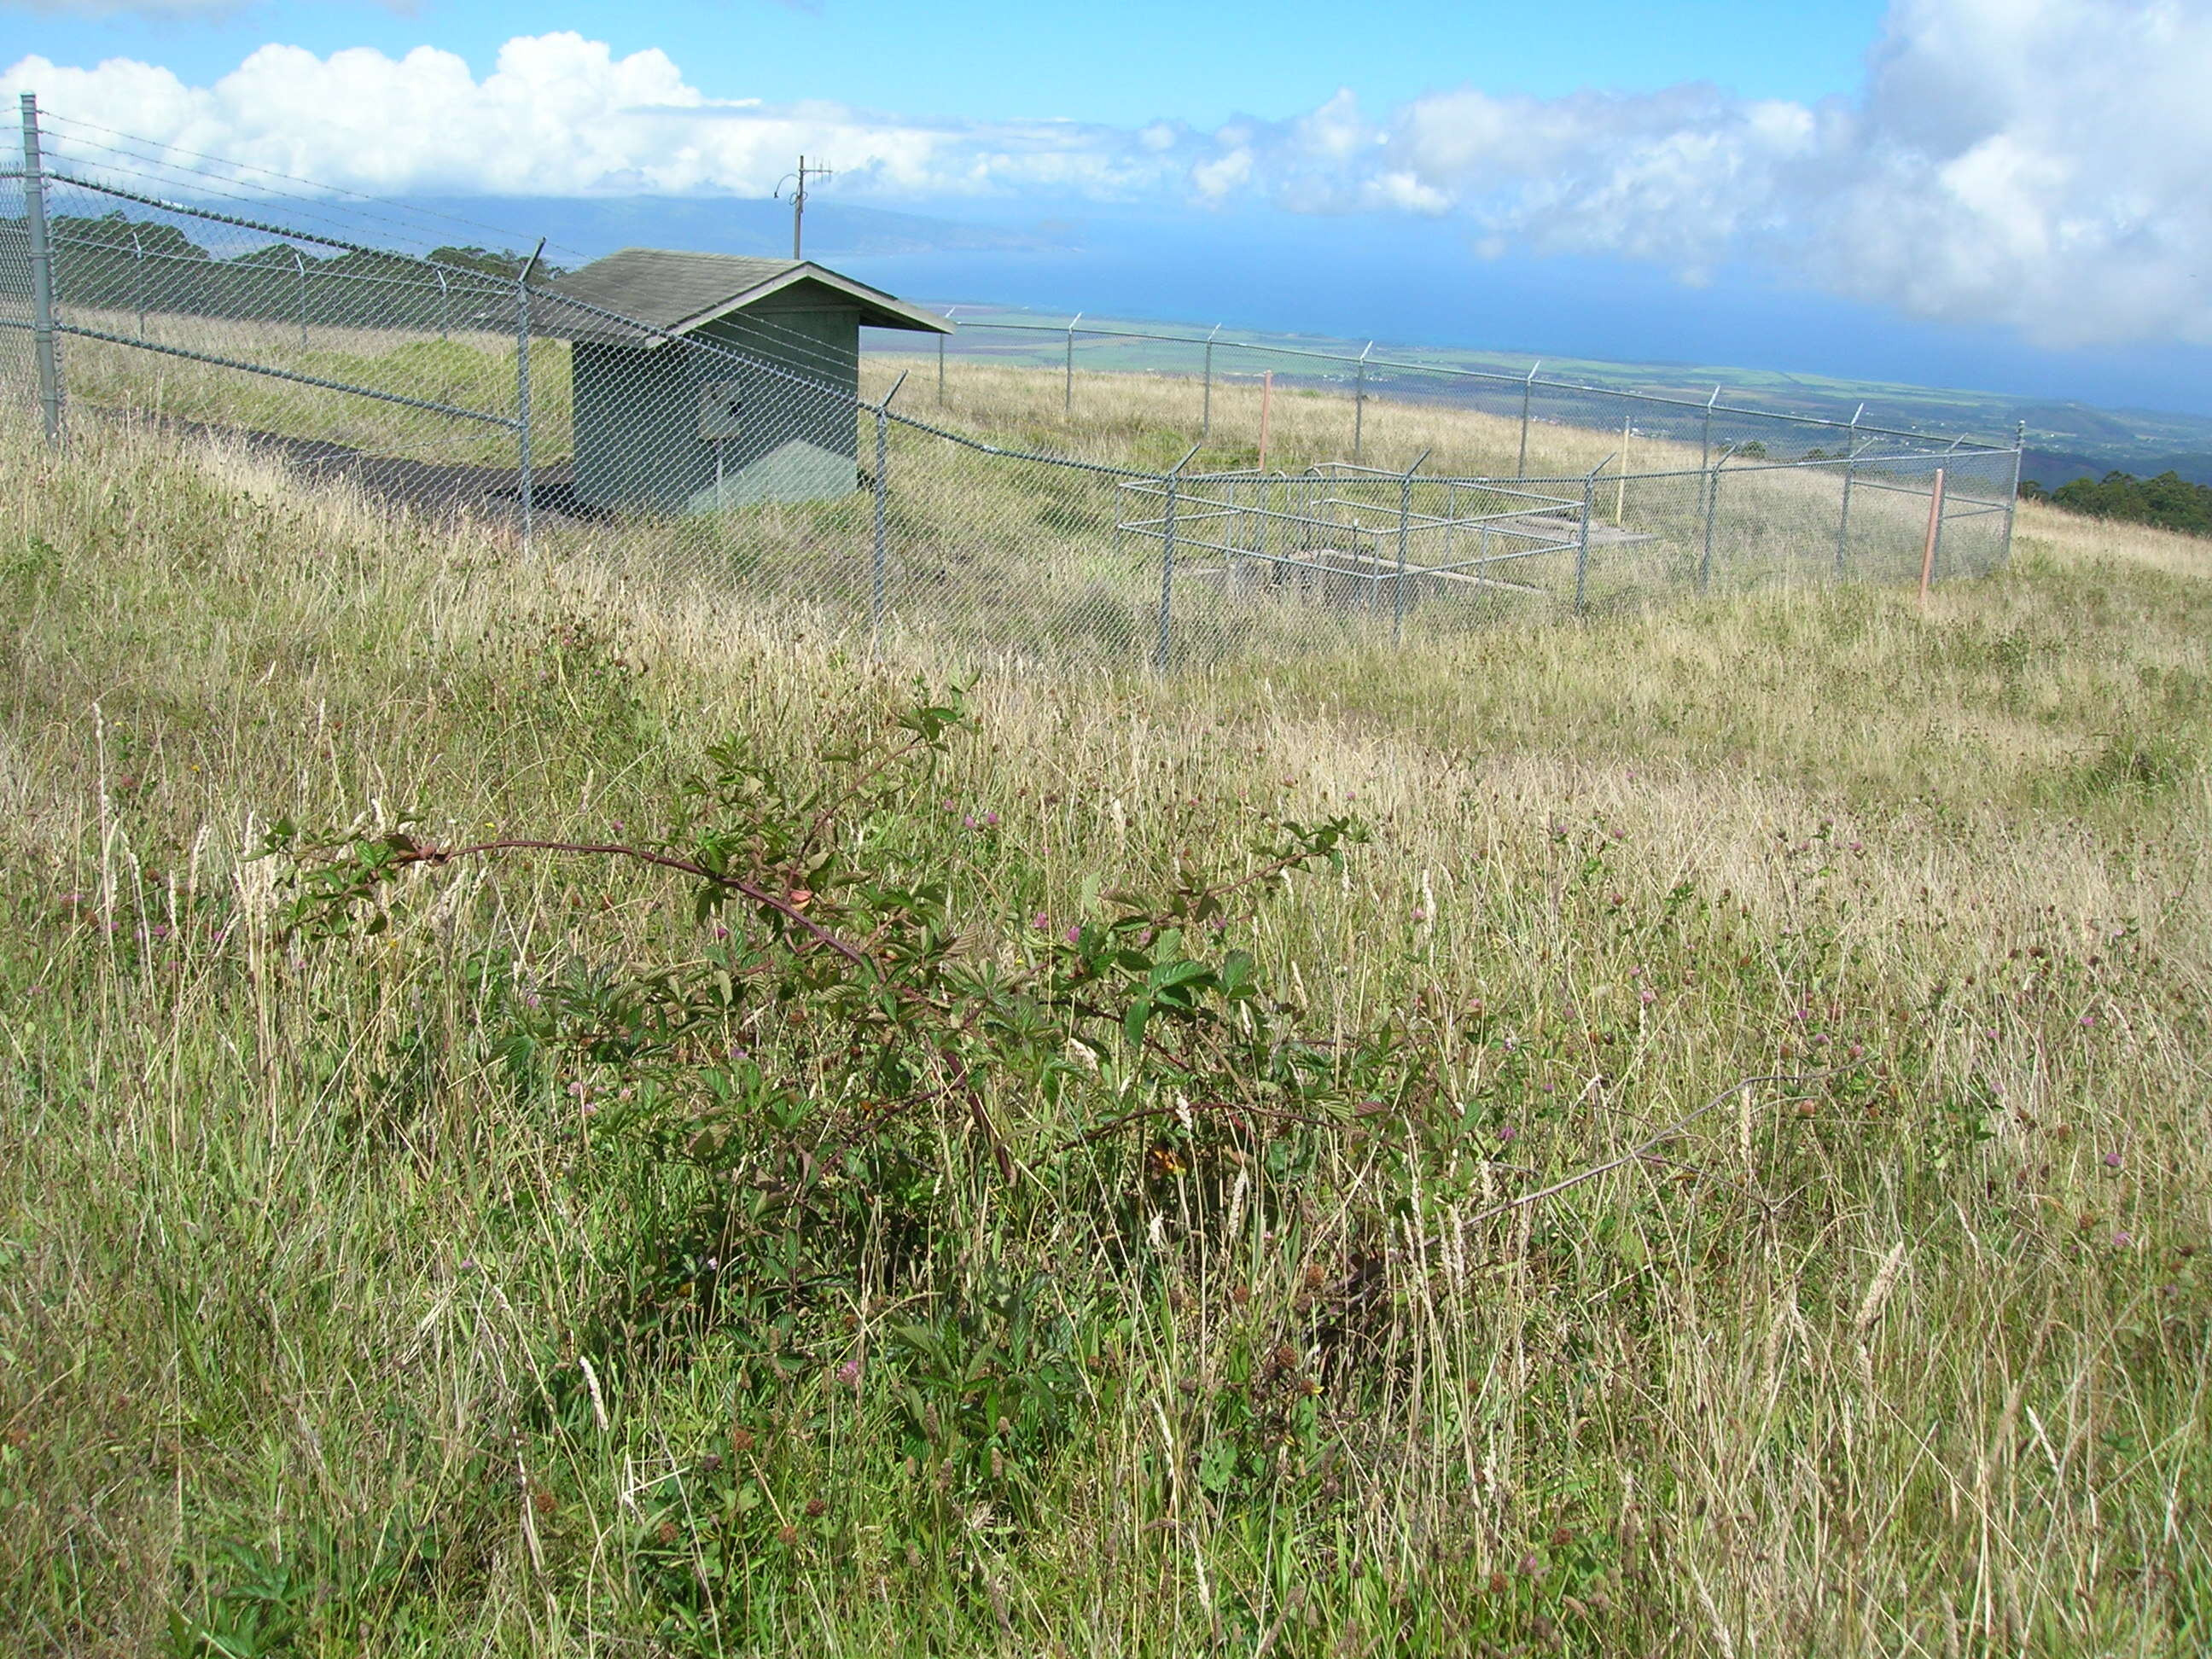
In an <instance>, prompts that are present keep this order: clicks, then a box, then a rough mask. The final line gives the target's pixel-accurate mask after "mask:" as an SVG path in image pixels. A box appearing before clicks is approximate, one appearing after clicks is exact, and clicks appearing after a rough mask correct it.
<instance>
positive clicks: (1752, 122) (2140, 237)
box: [0, 0, 2212, 343]
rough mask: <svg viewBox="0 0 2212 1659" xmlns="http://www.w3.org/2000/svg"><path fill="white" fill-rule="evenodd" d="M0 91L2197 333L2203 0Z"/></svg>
mask: <svg viewBox="0 0 2212 1659" xmlns="http://www.w3.org/2000/svg"><path fill="white" fill-rule="evenodd" d="M49 3H64V0H49ZM75 3H86V0H75ZM145 3H160V4H168V5H173V6H191V5H195V4H199V3H202V0H145ZM0 82H5V83H6V88H7V89H9V90H14V89H15V88H36V89H37V90H38V91H39V93H40V95H41V97H42V99H43V100H45V101H46V103H47V104H48V105H49V106H52V108H54V109H55V110H57V111H58V112H63V113H64V114H69V115H74V116H76V117H78V118H82V119H83V120H86V121H92V122H98V123H100V124H103V125H106V126H110V127H114V128H118V129H120V130H123V131H130V132H134V133H137V134H141V135H143V136H145V137H150V138H154V139H155V140H158V141H160V142H161V143H168V144H172V145H175V146H178V147H180V148H182V149H191V150H197V151H201V152H204V153H206V154H211V155H225V156H230V157H235V158H237V159H238V160H239V161H243V162H248V163H252V164H254V165H258V166H262V167H274V168H276V169H279V170H281V171H283V172H285V173H292V174H295V175H298V176H301V177H305V178H313V179H323V180H326V181H328V182H330V183H331V184H334V185H346V186H349V187H351V188H354V189H361V190H368V191H376V192H384V193H391V192H395V191H446V192H453V193H467V192H471V191H483V192H487V193H489V192H497V193H516V194H522V193H546V194H588V193H597V192H606V191H646V192H672V193H685V192H693V191H737V192H742V193H747V194H765V193H766V192H767V191H768V190H769V188H770V187H771V186H772V185H774V184H775V180H776V179H778V178H779V177H781V175H782V174H783V173H785V172H786V171H787V170H788V168H789V167H790V158H791V156H792V155H794V154H795V153H797V152H798V151H799V150H801V149H804V150H805V151H807V152H808V153H809V154H810V155H813V154H823V155H829V156H831V157H833V158H834V159H835V161H836V163H837V165H838V168H839V185H838V188H839V191H840V193H841V194H848V193H849V194H850V195H851V196H853V197H860V198H873V199H878V200H885V199H890V200H897V199H902V198H903V199H912V198H915V197H945V196H961V195H969V196H992V195H1012V194H1019V193H1024V192H1026V193H1034V194H1040V195H1048V196H1052V197H1085V198H1091V199H1097V200H1108V201H1111V200H1136V199H1144V200H1148V201H1157V200H1158V199H1160V198H1161V197H1164V196H1165V197H1173V196H1174V195H1176V194H1178V193H1180V194H1181V195H1182V197H1184V198H1185V199H1187V200H1189V201H1191V202H1193V203H1203V204H1231V203H1236V202H1240V201H1242V202H1250V201H1266V202H1271V203H1273V204H1276V205H1279V206H1282V207H1285V208H1288V209H1291V210H1299V211H1309V212H1328V213H1361V212H1398V213H1419V214H1424V215H1433V216H1454V217H1456V218H1458V219H1461V220H1463V221H1464V222H1467V224H1468V229H1469V232H1470V240H1471V241H1472V243H1473V244H1474V246H1477V247H1479V248H1480V250H1481V251H1482V252H1484V253H1485V254H1486V255H1489V254H1494V253H1498V252H1506V251H1509V250H1510V249H1513V248H1516V247H1519V248H1524V249H1534V250H1537V251H1553V252H1596V253H1609V254H1614V255H1620V256H1624V257H1629V258H1640V259H1649V260H1653V261H1657V262H1660V263H1662V264H1666V265H1668V267H1670V268H1672V269H1674V270H1676V271H1678V272H1679V273H1680V274H1681V275H1682V276H1684V277H1685V278H1686V279H1687V280H1691V281H1697V280H1702V279H1703V278H1704V277H1705V276H1706V275H1707V274H1708V273H1710V272H1711V270H1713V269H1715V268H1716V267H1717V266H1718V265H1720V264H1723V263H1727V262H1732V261H1744V260H1750V261H1753V262H1756V263H1759V264H1764V265H1765V266H1766V267H1768V268H1770V269H1780V270H1788V271H1791V272H1794V273H1796V274H1797V275H1798V276H1802V278H1804V279H1806V280H1808V281H1810V282H1813V283H1817V284H1819V285H1820V286H1822V287H1825V288H1826V289H1830V290H1831V291H1833V292H1836V293H1838V294H1842V295H1849V296H1851V297H1854V298H1859V299H1864V300H1868V301H1875V302H1877V303H1881V304H1887V305H1891V306H1894V307H1899V308H1901V309H1903V310H1905V311H1907V312H1910V313H1914V314H1917V315H1922V316H1927V317H1934V318H1939V319H1948V320H1954V321H1984V322H1996V323H2001V324H2006V325H2013V326H2015V327H2017V328H2020V329H2021V330H2023V331H2027V333H2028V334H2030V335H2031V336H2033V337H2036V338H2038V339H2039V340H2042V341H2044V342H2046V343H2092V342H2103V341H2118V340H2125V339H2161V338H2164V339H2181V340H2188V341H2193V342H2199V343H2212V194H2208V192H2206V191H2205V190H2204V188H2203V183H2202V173H2203V169H2204V167H2205V165H2206V159H2207V158H2208V157H2212V95H2208V93H2207V88H2212V0H1893V5H1892V8H1891V10H1890V13H1889V15H1888V16H1887V19H1886V21H1885V23H1884V26H1883V30H1882V35H1881V40H1880V41H1879V42H1878V43H1877V44H1876V46H1875V49H1874V51H1873V52H1872V54H1871V55H1870V58H1869V68H1868V74H1867V80H1866V84H1865V85H1864V87H1863V88H1862V89H1861V90H1860V92H1859V93H1858V94H1857V95H1856V96H1854V97H1852V98H1850V99H1848V100H1846V99H1838V100H1829V101H1826V102H1824V103H1821V104H1818V105H1809V106H1808V105H1802V104H1796V103H1790V102H1784V101H1774V100H1744V99H1740V98H1736V97H1733V96H1731V95H1729V94H1725V93H1723V92H1722V91H1720V90H1718V89H1717V88H1711V87H1705V86H1680V87H1674V88H1666V89H1664V90H1662V91H1659V92H1656V93H1650V94H1637V95H1626V94H1601V93H1595V92H1589V93H1579V94H1572V95H1570V96H1567V97H1562V98H1553V99H1533V98H1522V97H1505V96H1499V95H1497V94H1490V93H1486V92H1484V91H1481V90H1480V89H1477V88H1471V87H1470V88H1459V89H1456V90H1452V91H1447V92H1441V93H1437V94H1433V95H1431V96H1427V97H1424V98H1420V99H1418V100H1413V101H1412V102H1410V103H1407V104H1404V105H1401V106H1398V107H1396V108H1394V109H1390V110H1387V111H1383V112H1379V113H1377V114H1375V115H1372V116H1370V115H1369V114H1368V113H1366V112H1364V111H1363V110H1362V109H1361V107H1360V106H1359V104H1358V100H1357V99H1356V98H1355V97H1354V96H1353V94H1352V93H1351V92H1350V91H1349V90H1345V91H1340V92H1339V93H1337V94H1335V95H1334V97H1332V98H1330V99H1329V100H1327V101H1326V102H1325V103H1323V104H1322V106H1320V107H1318V108H1316V109H1315V110H1313V111H1312V112H1310V113H1308V114H1306V115H1304V116H1302V117H1299V118H1295V119H1291V120H1288V121H1282V122H1266V121H1258V120H1252V119H1240V120H1238V121H1236V122H1232V123H1231V124H1229V125H1225V126H1224V127H1222V128H1219V129H1218V130H1216V131H1211V132H1206V131H1194V130H1193V129H1192V128H1190V127H1188V125H1183V124H1182V123H1179V122H1174V121H1166V120H1164V121H1158V122H1154V123H1152V124H1151V125H1146V126H1144V127H1142V128H1139V129H1133V130H1132V129H1121V128H1113V127H1105V126H1098V125H1084V124H1081V123H1077V122H1069V121H1059V120H1036V121H1002V122H987V123H963V122H957V121H941V120H926V119H919V118H908V117H904V116H900V115H896V114H882V113H876V112H867V111H862V110H857V109H854V108H851V107H848V106H842V105H838V104H833V103H810V104H799V105H787V106H768V105H763V104H761V103H759V102H757V101H756V100H742V101H729V100H710V99H708V98H707V97H705V96H704V95H703V94H702V93H700V92H699V91H698V89H697V88H695V87H693V86H692V85H691V84H690V82H687V81H686V80H685V79H684V75H683V73H682V71H681V70H680V69H679V68H678V65H677V64H676V63H675V61H674V60H673V59H671V58H670V57H669V56H668V55H667V54H666V53H665V52H659V51H647V52H635V53H632V54H630V55H629V56H627V57H617V56H616V55H615V54H614V53H613V52H612V51H611V49H610V48H609V47H608V46H606V45H605V44H604V43H602V42H599V41H593V40H586V39H585V38H583V37H582V36H580V35H577V34H574V33H556V34H547V35H542V36H535V37H523V38H519V39H516V40H511V41H509V42H508V43H507V46H505V48H503V49H502V51H501V53H500V55H499V58H498V61H497V63H496V64H495V66H494V67H493V69H492V70H491V71H490V72H489V74H487V75H485V76H483V77H482V78H481V79H477V78H476V77H474V76H471V73H470V71H469V70H468V68H467V66H466V65H465V64H464V63H463V62H462V60H461V59H459V58H457V57H454V56H453V55H452V54H450V53H447V52H438V51H435V50H433V49H430V48H428V47H425V48H422V49H420V50H417V51H416V52H410V53H408V54H406V55H405V56H404V57H402V58H390V57H387V56H386V55H384V54H382V53H380V52H370V51H352V52H337V53H333V54H331V56H329V57H327V58H317V57H315V56H313V54H311V53H308V52H302V51H300V50H298V49H296V48H291V47H283V46H266V47H264V48H262V49H261V50H259V51H258V52H254V53H253V54H252V56H251V57H249V58H247V59H246V61H245V62H244V63H242V64H240V65H239V67H238V68H237V69H236V70H234V71H232V72H231V73H230V74H229V75H227V76H223V77H222V79H220V80H218V81H216V82H215V83H213V84H212V85H210V86H205V87H191V86H187V85H185V83H184V82H181V81H180V80H179V79H178V77H176V76H173V75H172V74H171V73H169V72H168V71H167V70H162V69H159V68H155V67H152V66H149V65H146V64H135V63H131V62H128V61H125V60H113V61H110V62H107V63H104V64H100V65H98V66H97V67H95V68H92V69H78V68H64V67H58V66H56V65H54V64H49V63H47V62H46V61H45V60H43V59H40V58H26V59H24V60H23V61H22V62H21V63H18V64H15V66H14V67H13V68H11V69H9V70H6V71H4V73H0Z"/></svg>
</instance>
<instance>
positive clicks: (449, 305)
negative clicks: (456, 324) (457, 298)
mask: <svg viewBox="0 0 2212 1659" xmlns="http://www.w3.org/2000/svg"><path fill="white" fill-rule="evenodd" d="M435 269H436V270H437V274H438V337H439V338H440V339H441V340H443V339H446V338H447V337H448V336H449V331H451V330H452V328H453V295H452V292H451V290H449V289H447V286H446V271H445V268H444V267H443V266H442V265H441V266H438V267H436V268H435Z"/></svg>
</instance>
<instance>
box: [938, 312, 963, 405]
mask: <svg viewBox="0 0 2212 1659" xmlns="http://www.w3.org/2000/svg"><path fill="white" fill-rule="evenodd" d="M959 309H960V307H958V306H947V307H945V321H946V322H948V323H949V322H951V320H952V313H954V312H956V311H957V310H959ZM937 406H938V407H939V409H942V408H944V407H945V337H944V336H943V335H942V334H940V335H939V336H938V337H937Z"/></svg>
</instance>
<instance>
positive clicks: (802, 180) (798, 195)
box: [775, 155, 836, 259]
mask: <svg viewBox="0 0 2212 1659" xmlns="http://www.w3.org/2000/svg"><path fill="white" fill-rule="evenodd" d="M810 176H811V177H813V178H816V179H829V178H834V177H835V176H836V175H835V174H833V173H831V172H830V170H829V168H828V167H809V166H807V165H806V158H805V156H804V155H802V156H800V157H799V171H798V172H796V173H785V174H784V175H783V179H784V181H786V182H787V181H789V180H791V179H797V180H798V181H799V185H798V188H797V189H795V190H793V191H792V192H791V257H792V258H794V259H802V258H805V257H806V256H805V254H803V253H801V252H799V237H800V231H801V227H802V225H803V224H804V222H805V218H806V180H807V179H808V178H809V177H810ZM775 193H776V194H777V195H778V196H781V195H782V194H783V183H781V182H779V183H778V184H777V185H776V187H775Z"/></svg>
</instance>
